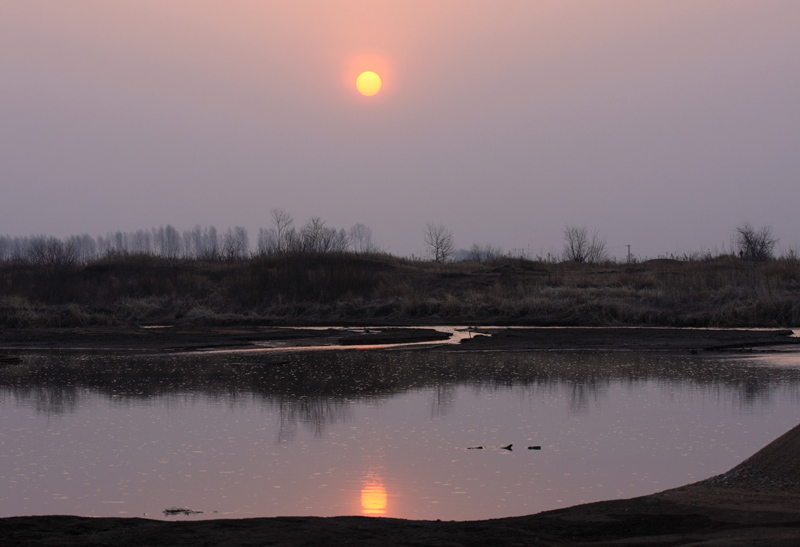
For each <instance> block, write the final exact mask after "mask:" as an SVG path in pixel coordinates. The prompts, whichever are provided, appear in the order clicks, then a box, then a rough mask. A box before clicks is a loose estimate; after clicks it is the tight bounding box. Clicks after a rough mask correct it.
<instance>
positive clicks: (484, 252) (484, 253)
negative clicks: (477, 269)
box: [467, 243, 503, 262]
mask: <svg viewBox="0 0 800 547" xmlns="http://www.w3.org/2000/svg"><path fill="white" fill-rule="evenodd" d="M467 256H468V257H469V261H470V262H491V261H492V260H497V259H498V258H500V257H501V256H503V249H502V247H494V246H492V245H484V246H483V247H481V246H480V245H478V244H477V243H473V244H472V247H470V249H469V251H468V255H467Z"/></svg>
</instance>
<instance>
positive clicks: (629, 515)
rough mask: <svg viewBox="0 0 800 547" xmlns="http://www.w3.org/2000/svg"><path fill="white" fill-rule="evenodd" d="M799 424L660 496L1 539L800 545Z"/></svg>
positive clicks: (31, 528)
mask: <svg viewBox="0 0 800 547" xmlns="http://www.w3.org/2000/svg"><path fill="white" fill-rule="evenodd" d="M798 451H800V426H798V427H795V428H794V429H792V430H791V431H789V432H788V433H786V434H785V435H783V436H782V437H781V438H779V439H777V440H776V441H774V442H773V443H771V444H770V445H768V446H767V447H766V448H764V449H763V450H761V451H760V452H758V453H757V454H756V455H755V456H753V457H751V458H750V459H748V460H746V461H745V462H743V463H742V464H740V465H739V466H737V467H736V468H734V469H733V470H731V471H729V472H728V473H725V474H724V475H720V476H718V477H714V478H712V479H708V480H706V481H702V482H700V483H696V484H692V485H689V486H685V487H682V488H678V489H674V490H668V491H665V492H662V493H658V494H654V495H651V496H645V497H640V498H633V499H628V500H617V501H608V502H600V503H592V504H587V505H581V506H577V507H572V508H568V509H561V510H557V511H549V512H545V513H540V514H537V515H532V516H525V517H515V518H505V519H496V520H486V521H472V522H439V521H407V520H398V519H383V518H367V517H335V518H316V517H279V518H263V519H242V520H209V521H196V522H163V521H154V520H147V519H130V518H124V519H120V518H84V517H69V516H41V517H13V518H6V519H0V539H2V544H3V545H20V546H26V545H28V546H45V545H48V546H49V545H53V546H55V545H59V546H71V545H75V546H100V545H104V546H105V545H114V546H119V547H124V546H160V545H171V546H178V547H181V546H189V545H191V546H197V545H226V546H231V547H237V546H245V545H247V546H253V545H276V546H287V547H294V546H301V545H331V546H338V545H379V546H381V547H389V546H394V545H416V546H441V545H449V546H478V545H528V546H546V545H547V546H550V545H573V546H577V545H593V546H602V545H651V546H667V545H669V546H682V545H703V546H731V545H754V546H755V545H764V546H766V545H769V546H777V547H781V546H787V547H788V546H796V545H800V460H798V459H797V458H795V455H796V454H797V453H798Z"/></svg>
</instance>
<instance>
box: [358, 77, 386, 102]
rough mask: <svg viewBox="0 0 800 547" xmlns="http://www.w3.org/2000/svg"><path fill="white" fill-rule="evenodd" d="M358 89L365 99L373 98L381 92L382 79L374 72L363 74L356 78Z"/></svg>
mask: <svg viewBox="0 0 800 547" xmlns="http://www.w3.org/2000/svg"><path fill="white" fill-rule="evenodd" d="M356 89H358V92H359V93H361V94H362V95H364V96H365V97H371V96H372V95H375V94H376V93H377V92H378V91H380V90H381V77H380V76H378V75H377V74H375V73H374V72H372V71H367V72H362V73H361V74H359V75H358V78H356Z"/></svg>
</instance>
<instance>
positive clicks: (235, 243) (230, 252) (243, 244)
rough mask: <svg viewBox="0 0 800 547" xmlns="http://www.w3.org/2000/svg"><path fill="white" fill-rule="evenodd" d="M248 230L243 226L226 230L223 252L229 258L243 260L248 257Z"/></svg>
mask: <svg viewBox="0 0 800 547" xmlns="http://www.w3.org/2000/svg"><path fill="white" fill-rule="evenodd" d="M248 247H249V245H248V238H247V230H245V229H244V228H242V227H241V226H236V227H235V228H233V229H231V228H228V230H227V231H226V232H225V235H224V236H223V238H222V254H223V255H224V256H225V258H226V259H228V260H242V259H243V258H245V257H247V250H248Z"/></svg>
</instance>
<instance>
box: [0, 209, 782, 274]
mask: <svg viewBox="0 0 800 547" xmlns="http://www.w3.org/2000/svg"><path fill="white" fill-rule="evenodd" d="M270 220H271V226H270V227H269V228H261V229H259V231H258V234H257V238H256V241H255V246H254V250H252V249H251V245H250V238H249V235H248V233H247V230H246V229H245V228H243V227H241V226H235V227H233V228H228V229H227V230H226V231H224V232H219V231H217V229H216V228H215V227H214V226H200V225H197V226H195V227H194V228H192V229H190V230H186V231H183V232H179V231H178V230H177V229H176V228H175V227H174V226H172V225H170V224H168V225H166V226H160V227H158V228H155V227H154V228H151V229H149V230H137V231H135V232H122V231H117V232H112V233H108V234H106V235H105V236H98V237H92V236H90V235H88V234H81V235H73V236H69V237H67V238H64V239H60V238H57V237H53V236H45V235H33V236H21V237H20V236H14V237H10V236H2V235H0V262H16V263H27V264H48V265H62V266H68V265H76V264H86V263H89V262H92V261H94V260H98V259H100V258H103V257H108V256H128V255H146V256H155V257H160V258H167V259H195V260H228V261H235V260H244V259H246V258H251V257H254V256H255V257H267V256H281V255H303V256H315V255H316V256H319V255H325V254H331V253H344V252H353V253H356V254H374V253H385V252H386V251H385V250H384V249H383V248H382V246H381V245H380V244H378V243H377V242H376V241H375V240H374V238H373V236H372V230H371V229H370V228H369V227H367V226H365V225H364V224H361V223H356V224H355V225H354V226H352V227H351V228H350V229H349V230H345V229H343V228H340V229H336V228H332V227H329V226H327V225H326V222H325V221H324V220H323V219H322V218H321V217H318V216H315V217H311V218H309V219H308V220H307V221H306V222H305V224H303V225H302V226H301V227H299V228H297V227H296V226H295V221H294V218H293V217H292V216H291V215H290V214H289V213H288V212H286V211H285V210H283V209H272V210H271V211H270ZM422 235H423V242H424V244H425V246H426V254H427V256H428V258H429V259H430V260H432V261H433V262H449V261H452V260H459V261H468V262H489V261H492V260H496V259H499V258H504V257H512V256H515V255H514V254H513V253H506V252H505V251H504V250H503V249H502V248H501V247H496V246H492V245H485V246H480V245H477V244H474V245H472V247H471V248H470V249H469V250H460V251H457V250H456V247H455V240H454V238H453V233H452V231H451V230H450V229H449V228H447V227H446V226H444V225H443V224H437V223H433V222H428V223H427V225H426V227H425V229H424V230H423V234H422ZM734 236H735V249H731V254H738V256H739V258H741V259H744V260H750V261H758V262H765V261H769V260H772V259H773V258H774V257H775V255H774V251H775V245H776V244H777V242H778V239H777V238H776V237H774V235H773V232H772V228H771V227H770V226H761V227H755V226H753V225H752V224H750V223H749V222H744V223H742V224H740V225H739V226H737V227H736V229H735V232H734ZM563 237H564V245H563V248H562V251H561V253H560V254H558V253H556V254H554V255H549V257H548V261H551V260H559V259H560V260H564V261H569V262H577V263H588V264H597V263H602V262H607V261H609V260H610V256H609V253H608V251H607V247H606V238H605V237H602V236H601V235H600V233H599V231H597V230H595V231H593V232H592V231H590V230H589V228H588V227H587V226H585V225H584V226H581V225H574V224H568V225H566V226H565V228H564V230H563ZM412 258H416V257H413V256H412ZM629 259H630V258H629Z"/></svg>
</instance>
